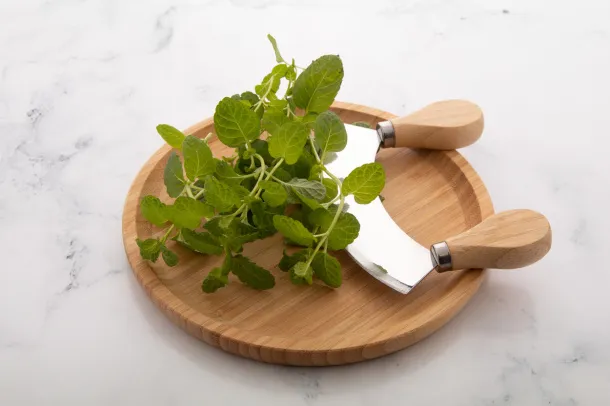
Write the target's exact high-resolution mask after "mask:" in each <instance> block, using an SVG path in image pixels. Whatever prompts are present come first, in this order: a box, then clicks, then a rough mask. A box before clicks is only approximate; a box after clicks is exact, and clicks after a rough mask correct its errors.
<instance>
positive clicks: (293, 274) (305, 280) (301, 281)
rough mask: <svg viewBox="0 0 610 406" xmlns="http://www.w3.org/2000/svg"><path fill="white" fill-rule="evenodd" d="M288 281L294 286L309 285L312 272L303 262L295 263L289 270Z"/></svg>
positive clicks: (311, 279)
mask: <svg viewBox="0 0 610 406" xmlns="http://www.w3.org/2000/svg"><path fill="white" fill-rule="evenodd" d="M290 280H291V281H292V283H294V284H295V285H305V284H307V285H311V284H312V282H313V270H312V269H311V266H307V263H305V262H297V263H296V264H295V265H294V266H293V267H292V269H291V270H290Z"/></svg>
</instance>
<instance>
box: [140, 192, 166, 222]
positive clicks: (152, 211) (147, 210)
mask: <svg viewBox="0 0 610 406" xmlns="http://www.w3.org/2000/svg"><path fill="white" fill-rule="evenodd" d="M140 210H142V215H143V216H144V218H145V219H146V220H148V221H149V222H150V223H152V224H154V225H156V226H162V225H163V224H165V223H167V220H169V218H168V217H167V209H166V206H165V204H164V203H163V202H161V200H159V199H158V198H157V197H155V196H151V195H148V196H144V198H143V199H142V201H141V202H140Z"/></svg>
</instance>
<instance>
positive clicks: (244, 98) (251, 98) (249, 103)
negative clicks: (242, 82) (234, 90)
mask: <svg viewBox="0 0 610 406" xmlns="http://www.w3.org/2000/svg"><path fill="white" fill-rule="evenodd" d="M231 98H232V99H234V100H239V101H240V102H241V103H243V104H244V105H246V107H248V108H249V109H250V110H252V111H254V112H255V113H256V115H257V116H258V118H259V120H260V119H261V118H263V113H264V112H265V107H264V106H263V105H262V104H260V105H257V103H258V102H259V101H260V99H259V98H258V96H257V95H256V94H254V93H252V92H243V93H242V94H241V95H237V94H234V95H233V96H231Z"/></svg>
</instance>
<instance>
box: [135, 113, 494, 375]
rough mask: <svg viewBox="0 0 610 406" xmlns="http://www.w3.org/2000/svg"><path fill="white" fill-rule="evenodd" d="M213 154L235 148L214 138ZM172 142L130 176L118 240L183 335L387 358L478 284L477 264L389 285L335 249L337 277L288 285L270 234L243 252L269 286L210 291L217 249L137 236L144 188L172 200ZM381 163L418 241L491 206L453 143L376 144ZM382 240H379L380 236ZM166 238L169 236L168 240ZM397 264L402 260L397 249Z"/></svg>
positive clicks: (349, 116) (391, 197)
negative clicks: (147, 254)
mask: <svg viewBox="0 0 610 406" xmlns="http://www.w3.org/2000/svg"><path fill="white" fill-rule="evenodd" d="M332 110H333V111H334V112H335V113H337V114H338V115H339V116H340V117H341V118H342V119H343V121H344V122H345V123H353V122H356V121H366V122H368V123H369V124H371V125H372V126H373V128H374V126H375V124H377V122H379V121H382V120H387V119H390V118H393V117H394V115H392V114H390V113H386V112H383V111H380V110H375V109H372V108H369V107H364V106H360V105H355V104H347V103H340V102H335V103H334V104H333V107H332ZM185 132H186V133H187V134H193V135H196V136H198V137H203V136H205V135H206V134H208V133H209V132H213V121H212V119H211V118H210V119H207V120H205V121H203V122H201V123H199V124H197V125H195V126H193V127H191V128H189V129H187V130H186V131H185ZM210 146H211V148H212V151H213V152H214V154H215V156H217V157H219V156H222V155H229V154H230V153H231V150H230V149H228V148H227V147H225V146H224V145H222V144H221V143H220V142H219V141H218V140H217V139H216V138H212V140H211V141H210ZM169 152H170V148H169V147H168V146H164V147H163V148H161V149H160V150H159V151H158V152H157V153H155V154H154V155H153V156H152V157H151V158H150V159H149V161H148V162H147V163H146V164H145V165H144V167H143V168H142V169H141V171H140V173H139V174H138V175H137V177H136V179H135V181H134V182H133V185H132V186H131V189H130V191H129V194H128V196H127V199H126V203H125V210H124V213H123V239H124V244H125V251H126V253H127V257H128V259H129V263H130V264H131V267H132V268H133V271H134V273H135V275H136V277H137V279H138V281H139V283H140V284H141V285H142V287H143V288H144V290H145V291H146V293H147V294H148V295H149V297H150V298H151V299H152V301H153V302H154V303H155V304H156V305H157V306H158V307H159V308H160V309H161V310H162V311H163V313H165V314H166V315H167V316H168V317H169V318H170V319H171V320H173V321H174V322H175V323H176V324H177V325H178V326H180V327H181V328H183V329H184V330H186V331H187V332H188V333H189V334H192V335H193V336H195V337H197V338H199V339H201V340H203V341H205V342H206V343H208V344H211V345H213V346H215V347H219V348H221V349H223V350H225V351H228V352H230V353H234V354H238V355H241V356H244V357H248V358H252V359H255V360H259V361H263V362H270V363H277V364H290V365H337V364H346V363H353V362H358V361H363V360H367V359H372V358H376V357H380V356H383V355H385V354H389V353H392V352H395V351H398V350H401V349H403V348H405V347H407V346H409V345H411V344H413V343H415V342H417V341H419V340H421V339H423V338H424V337H426V336H428V335H430V334H431V333H433V332H434V331H436V330H437V329H439V328H440V327H441V326H443V325H444V324H445V323H446V322H447V321H449V320H450V319H451V318H452V317H453V316H455V315H456V313H457V312H458V311H459V310H460V309H461V308H462V307H463V306H464V305H465V304H466V302H467V301H468V300H469V299H470V298H471V297H472V296H473V295H474V294H475V293H476V291H477V290H478V288H479V286H480V284H481V282H482V279H483V277H484V273H485V271H483V270H470V271H456V272H445V273H443V274H439V273H436V272H433V273H431V274H430V275H428V277H426V278H425V279H424V280H423V281H422V282H421V283H420V284H419V285H418V286H416V287H415V288H414V289H413V290H412V291H411V293H409V294H408V295H402V294H400V293H397V292H395V291H393V290H391V289H390V288H389V287H387V286H385V285H384V284H382V283H381V282H379V281H377V280H376V279H375V278H373V277H372V276H370V275H369V274H368V273H367V272H365V271H364V270H363V269H361V268H360V267H359V266H358V265H356V264H355V263H354V262H353V261H352V260H351V259H350V257H349V256H348V254H347V253H346V252H345V251H341V252H337V253H336V256H337V257H338V258H339V260H340V261H341V264H342V268H343V275H344V276H343V278H344V282H343V285H342V286H341V287H340V288H338V289H335V290H333V289H330V288H328V287H325V286H324V285H321V284H315V283H314V285H313V286H295V285H293V284H291V283H290V280H289V278H288V275H287V274H286V273H284V272H282V271H280V270H279V268H278V267H277V264H278V262H279V260H280V258H281V254H282V249H283V248H284V246H283V244H282V241H281V237H280V236H279V235H275V236H273V237H270V238H267V239H265V240H260V241H256V242H254V243H251V244H249V245H247V246H246V247H245V249H244V254H245V255H247V256H248V257H250V258H251V259H253V260H254V261H255V262H257V263H258V264H259V265H261V266H263V267H265V268H267V269H269V270H270V271H271V272H273V274H274V275H275V276H276V286H275V287H274V288H273V289H270V290H267V291H256V290H253V289H250V288H248V287H246V286H244V285H242V284H241V283H239V281H236V280H233V281H231V283H230V284H229V286H227V287H226V288H223V289H220V290H219V291H217V292H216V293H214V294H205V293H203V292H202V291H201V282H202V281H203V279H204V277H205V275H206V274H207V273H208V272H209V270H210V269H211V268H212V267H215V266H219V265H220V263H221V261H222V258H221V257H216V256H201V255H196V254H193V253H191V252H189V251H187V250H185V249H182V247H178V246H175V247H171V248H172V249H175V250H176V251H177V252H178V254H179V256H180V263H179V264H178V266H176V267H174V268H169V267H167V266H166V265H165V264H163V261H161V260H159V261H157V263H154V264H152V263H150V262H148V261H145V260H142V259H141V258H140V254H139V251H138V247H137V245H136V243H135V239H136V238H141V239H146V238H150V237H151V236H153V235H158V234H159V233H160V230H159V229H157V228H156V227H153V226H151V225H150V224H149V223H148V222H146V221H145V220H144V218H143V217H142V215H141V213H140V211H139V208H138V206H139V201H140V199H141V198H142V197H144V196H145V195H148V194H153V195H156V196H161V199H162V200H165V201H168V200H170V199H169V197H168V196H167V194H166V193H165V187H164V184H163V170H164V167H165V163H166V161H167V159H168V156H169ZM377 161H378V162H380V163H381V164H382V165H383V166H384V168H385V170H386V176H387V179H386V186H385V189H384V190H383V192H382V195H383V196H384V197H385V201H384V205H385V207H386V209H387V210H388V212H389V213H390V214H391V216H392V217H393V218H394V220H395V221H396V223H397V224H399V225H400V226H401V227H402V229H403V230H404V231H405V232H406V233H408V234H409V235H410V236H411V237H413V238H414V239H415V240H417V241H418V242H419V243H421V244H422V245H424V246H426V247H427V246H429V245H430V244H432V243H434V242H438V241H442V240H443V239H445V238H447V237H449V236H452V235H455V234H458V233H460V232H462V231H464V230H466V229H468V228H471V227H473V226H474V225H476V224H477V223H479V222H481V221H482V220H483V219H484V218H486V217H488V216H490V215H491V214H493V206H492V203H491V200H490V198H489V195H488V193H487V190H486V189H485V186H484V185H483V183H482V181H481V179H480V178H479V176H478V175H477V174H476V172H475V171H474V170H473V169H472V167H471V166H470V165H469V164H468V162H466V160H465V159H464V158H463V157H462V156H461V155H460V154H459V153H458V152H455V151H443V152H439V151H423V150H410V149H387V150H381V151H380V152H379V154H378V155H377ZM379 238H383V236H382V235H380V236H379ZM172 244H173V242H172ZM405 266H409V262H408V259H406V258H405Z"/></svg>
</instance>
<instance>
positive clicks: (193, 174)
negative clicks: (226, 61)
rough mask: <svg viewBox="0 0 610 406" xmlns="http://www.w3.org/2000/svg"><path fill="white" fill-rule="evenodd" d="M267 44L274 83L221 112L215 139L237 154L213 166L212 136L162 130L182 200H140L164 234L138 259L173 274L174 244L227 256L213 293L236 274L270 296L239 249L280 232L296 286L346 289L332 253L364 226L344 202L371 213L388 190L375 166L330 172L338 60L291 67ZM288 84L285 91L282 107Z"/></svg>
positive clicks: (336, 146)
mask: <svg viewBox="0 0 610 406" xmlns="http://www.w3.org/2000/svg"><path fill="white" fill-rule="evenodd" d="M268 38H269V40H270V41H271V44H272V45H273V49H274V51H275V56H276V60H277V65H275V66H274V68H273V69H272V70H271V73H269V74H268V75H266V76H265V77H264V78H263V80H262V82H261V83H260V84H258V85H256V86H255V87H254V92H250V91H247V92H244V93H242V94H236V95H233V96H231V97H225V98H224V99H222V100H221V101H220V103H218V105H217V106H216V112H215V114H214V128H215V131H216V135H217V137H218V139H219V140H220V141H221V142H222V143H223V144H225V145H227V146H229V147H233V148H235V153H234V154H233V155H232V156H230V157H222V159H216V158H214V157H213V155H212V151H211V150H210V147H209V146H208V144H207V140H208V139H209V137H211V134H210V135H208V136H207V137H205V138H204V139H200V138H197V137H194V136H192V135H185V134H183V133H182V132H181V131H179V130H177V129H176V128H174V127H172V126H169V125H166V124H161V125H159V126H158V127H157V131H158V132H159V134H160V135H161V137H163V139H164V140H165V141H166V142H167V143H168V144H169V145H170V146H172V147H173V148H174V149H175V151H172V153H171V155H170V157H169V159H168V161H167V166H166V167H165V173H164V182H165V186H166V188H167V193H168V194H169V196H170V197H172V198H175V200H174V202H173V203H172V204H164V203H163V202H161V201H160V200H159V199H158V198H157V197H155V196H150V195H149V196H145V197H144V198H143V199H142V201H141V203H140V209H141V212H142V215H143V216H144V217H145V218H146V219H147V220H148V221H149V222H150V223H152V224H154V225H156V226H167V229H166V230H165V232H164V233H163V235H162V236H161V237H160V238H150V239H147V240H139V239H138V240H137V243H138V246H139V247H140V254H141V256H142V258H144V259H147V260H150V261H152V262H155V261H157V260H158V258H159V256H161V257H162V258H163V261H165V263H166V264H167V265H169V266H175V265H176V264H177V263H178V255H176V253H175V252H173V251H171V250H170V249H169V248H168V247H167V242H168V240H173V241H176V242H177V243H178V244H180V245H182V246H185V247H187V248H189V249H191V250H192V251H195V252H198V253H201V254H204V255H224V256H225V258H224V261H223V263H222V266H220V267H219V268H214V269H212V270H211V271H210V272H209V274H208V275H207V277H206V278H205V280H204V281H203V284H202V289H203V291H204V292H208V293H211V292H214V291H216V290H217V289H219V288H221V287H223V286H226V285H227V284H228V283H229V278H228V275H229V273H231V272H232V273H233V274H234V275H235V276H237V278H238V279H239V280H240V281H241V282H242V283H244V284H246V285H248V286H250V287H252V288H255V289H269V288H272V287H273V286H274V285H275V278H274V277H273V275H272V274H271V272H269V271H268V270H266V269H264V268H262V267H260V266H258V265H257V264H256V263H254V262H253V261H251V260H250V259H249V258H247V257H245V256H244V255H242V251H243V249H242V247H243V245H244V244H246V243H248V242H251V241H254V240H257V239H262V238H266V237H269V236H271V235H273V234H275V233H276V232H280V233H281V234H282V235H283V236H284V241H285V244H287V245H296V246H300V247H302V249H301V250H299V251H297V252H295V253H293V254H292V255H288V254H287V253H286V251H284V255H283V257H282V259H281V261H280V262H279V268H280V269H281V270H282V271H287V272H290V280H291V281H292V282H293V283H295V284H312V282H313V278H314V276H315V277H316V278H317V279H319V280H321V281H322V282H324V283H325V284H326V285H328V286H330V287H333V288H336V287H339V286H340V285H341V281H342V274H341V265H340V263H339V261H338V260H337V259H336V258H335V257H333V256H332V255H330V254H329V251H336V250H341V249H344V248H346V247H347V246H348V245H349V244H350V243H352V242H353V241H354V240H355V239H356V237H358V232H359V230H360V224H359V223H358V220H357V219H356V218H355V217H354V216H353V215H352V214H350V213H347V212H345V211H344V209H345V207H346V206H345V197H346V196H349V195H353V196H354V200H355V201H356V202H357V203H359V204H368V203H370V202H371V201H372V200H373V199H375V198H376V197H377V196H378V195H379V193H380V192H381V190H382V189H383V187H384V184H385V173H384V171H383V168H382V166H381V165H379V164H377V163H370V164H366V165H362V166H360V167H358V168H356V169H354V170H353V171H352V172H351V173H350V174H349V176H347V177H346V178H345V179H344V180H343V181H341V180H340V179H338V178H337V177H336V176H334V175H333V174H332V173H330V172H329V171H328V169H327V168H326V167H325V163H328V162H329V160H330V159H332V156H333V154H334V153H336V152H340V151H341V150H343V148H345V145H346V143H347V133H346V130H345V126H344V124H343V122H342V121H341V119H340V118H339V117H338V116H337V115H336V114H335V113H333V112H332V111H329V108H330V106H331V104H332V103H333V101H334V99H335V96H336V95H337V93H338V92H339V88H340V87H341V82H342V80H343V64H342V62H341V59H340V58H339V57H338V56H335V55H324V56H322V57H320V58H318V59H316V60H315V61H313V62H312V63H311V65H309V66H308V67H307V68H306V69H302V68H299V67H298V66H296V65H295V62H294V59H293V60H292V62H291V63H288V62H286V60H284V58H282V56H281V55H280V52H279V50H278V48H277V44H276V41H275V39H274V38H273V37H272V36H270V35H269V36H268ZM299 71H301V72H300V73H299ZM282 82H285V83H286V87H285V89H286V90H285V93H284V95H283V96H281V97H280V96H278V95H277V92H278V91H279V89H280V85H281V84H282ZM263 136H264V137H265V138H266V139H263V138H262V137H263ZM204 219H205V222H204V221H203V220H204ZM202 223H203V229H202V228H201V226H202Z"/></svg>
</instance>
